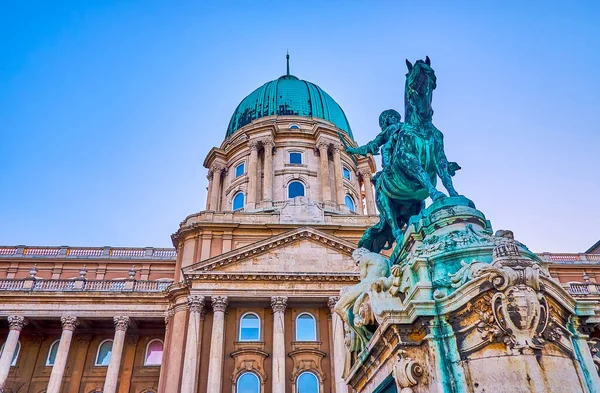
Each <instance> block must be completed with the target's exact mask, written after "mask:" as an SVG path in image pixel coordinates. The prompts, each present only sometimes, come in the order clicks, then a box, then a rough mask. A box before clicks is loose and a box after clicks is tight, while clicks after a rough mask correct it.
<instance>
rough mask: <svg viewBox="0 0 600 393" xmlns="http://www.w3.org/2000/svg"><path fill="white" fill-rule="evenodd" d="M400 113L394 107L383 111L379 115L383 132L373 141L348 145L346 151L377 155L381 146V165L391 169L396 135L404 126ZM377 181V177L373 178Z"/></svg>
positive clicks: (388, 169) (383, 168)
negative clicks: (352, 145)
mask: <svg viewBox="0 0 600 393" xmlns="http://www.w3.org/2000/svg"><path fill="white" fill-rule="evenodd" d="M401 118H402V117H401V116H400V113H398V112H397V111H395V110H394V109H387V110H385V111H383V112H381V115H379V127H381V132H380V133H379V134H378V135H377V136H376V137H375V139H373V140H372V141H371V142H369V143H367V144H366V145H364V146H360V147H348V148H346V152H347V153H349V154H360V155H362V156H366V155H367V154H369V153H370V154H372V155H377V154H379V147H380V146H381V166H382V171H386V172H387V171H391V166H390V164H391V160H392V154H393V153H394V146H395V145H396V135H397V134H398V132H399V131H400V129H401V128H402V122H401V121H400V120H401ZM373 180H374V181H375V178H374V179H373Z"/></svg>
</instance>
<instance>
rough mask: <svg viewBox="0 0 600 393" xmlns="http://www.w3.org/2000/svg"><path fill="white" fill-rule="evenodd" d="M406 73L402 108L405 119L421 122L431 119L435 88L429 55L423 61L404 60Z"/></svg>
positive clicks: (434, 78)
mask: <svg viewBox="0 0 600 393" xmlns="http://www.w3.org/2000/svg"><path fill="white" fill-rule="evenodd" d="M406 67H408V74H406V87H405V91H404V110H405V113H404V115H405V117H406V121H412V122H422V121H427V120H431V117H432V116H433V109H432V108H431V100H432V98H433V90H435V88H436V77H435V72H434V71H433V68H431V60H429V56H426V57H425V61H423V60H417V61H416V62H415V64H414V65H413V64H411V62H410V61H408V60H406Z"/></svg>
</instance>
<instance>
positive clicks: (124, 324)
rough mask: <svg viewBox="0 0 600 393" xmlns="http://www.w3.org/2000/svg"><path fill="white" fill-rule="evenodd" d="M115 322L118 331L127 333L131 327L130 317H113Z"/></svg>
mask: <svg viewBox="0 0 600 393" xmlns="http://www.w3.org/2000/svg"><path fill="white" fill-rule="evenodd" d="M113 321H114V323H115V330H117V331H123V332H124V331H126V330H127V328H128V327H129V317H127V316H124V315H118V316H116V317H113Z"/></svg>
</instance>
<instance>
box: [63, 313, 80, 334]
mask: <svg viewBox="0 0 600 393" xmlns="http://www.w3.org/2000/svg"><path fill="white" fill-rule="evenodd" d="M60 323H61V325H62V328H63V330H70V331H74V330H75V328H76V327H77V326H78V325H79V321H78V320H77V317H75V316H73V315H65V316H64V317H60Z"/></svg>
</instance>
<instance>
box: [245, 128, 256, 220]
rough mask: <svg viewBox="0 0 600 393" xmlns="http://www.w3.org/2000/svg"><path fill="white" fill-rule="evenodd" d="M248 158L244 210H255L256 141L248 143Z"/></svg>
mask: <svg viewBox="0 0 600 393" xmlns="http://www.w3.org/2000/svg"><path fill="white" fill-rule="evenodd" d="M248 148H249V149H250V158H249V159H248V194H247V195H246V209H250V210H252V209H254V208H256V185H257V183H258V175H257V172H258V171H257V167H258V141H256V140H254V141H249V142H248Z"/></svg>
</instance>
